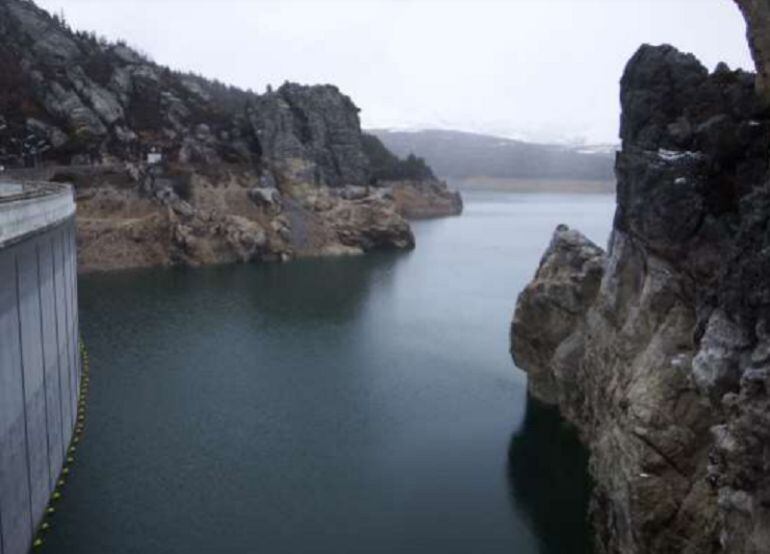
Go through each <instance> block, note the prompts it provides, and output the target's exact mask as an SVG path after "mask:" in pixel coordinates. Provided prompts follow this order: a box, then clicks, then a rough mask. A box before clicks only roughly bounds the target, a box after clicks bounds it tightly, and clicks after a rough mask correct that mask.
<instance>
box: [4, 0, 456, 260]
mask: <svg viewBox="0 0 770 554" xmlns="http://www.w3.org/2000/svg"><path fill="white" fill-rule="evenodd" d="M365 146H366V145H365V144H364V139H363V134H362V132H361V127H360V122H359V118H358V108H357V107H356V106H355V105H354V104H353V102H352V101H351V100H350V98H348V97H347V96H345V95H344V94H342V93H341V92H340V91H339V90H338V89H337V88H336V87H334V86H331V85H323V86H302V85H298V84H293V83H286V84H284V85H283V86H281V87H279V88H278V89H277V90H275V91H273V90H269V91H268V92H267V93H265V94H263V95H258V94H255V93H253V92H250V91H243V90H240V89H237V88H234V87H227V86H225V85H222V84H221V83H217V82H212V81H209V80H206V79H204V78H202V77H199V76H196V75H192V74H183V73H178V72H174V71H171V70H170V69H168V68H165V67H162V66H159V65H157V64H155V63H153V62H151V61H150V60H148V59H147V58H146V56H144V55H142V54H140V53H138V52H136V51H134V50H132V49H131V48H129V47H128V46H127V45H125V44H123V43H117V44H111V43H109V42H107V41H106V40H104V39H99V38H97V37H96V36H95V35H93V34H88V33H74V32H73V31H72V30H70V29H69V27H68V26H67V24H66V23H65V22H64V21H62V20H61V19H60V18H58V17H52V16H50V15H49V14H48V13H46V12H45V11H43V10H41V9H39V8H38V7H36V6H35V5H34V3H32V2H28V1H25V0H0V164H2V165H4V166H6V167H11V168H18V167H23V166H26V167H27V168H30V167H34V168H35V169H34V170H30V169H27V170H26V171H23V170H12V171H10V172H9V173H7V176H8V177H10V178H25V177H37V178H40V177H46V178H52V177H53V178H56V179H57V180H66V179H67V178H69V177H74V178H73V179H72V180H73V181H74V182H75V185H76V187H77V196H78V199H79V209H80V216H79V218H78V221H79V241H78V243H79V245H80V248H81V259H82V260H83V261H84V263H83V264H82V266H81V267H82V268H83V269H107V268H123V267H133V266H137V265H154V264H159V263H162V264H170V263H181V264H193V265H197V264H204V263H223V262H231V261H237V260H242V261H248V260H263V259H276V258H279V259H286V258H287V257H292V256H296V255H318V254H339V253H353V252H363V251H367V250H370V249H372V248H409V247H411V246H413V244H414V239H413V237H412V234H411V231H410V229H409V226H408V224H407V223H406V222H405V221H404V220H403V218H402V216H401V214H402V213H406V210H404V209H403V208H402V206H401V205H397V204H396V202H395V201H394V199H393V195H392V193H391V190H390V183H388V182H386V181H385V180H383V179H379V178H377V177H376V175H375V174H374V172H373V169H372V163H371V160H370V156H369V154H368V152H367V149H366V148H365ZM73 166H74V167H73ZM399 186H401V185H399ZM417 188H419V189H420V194H428V195H430V194H433V191H434V190H435V191H436V194H438V195H439V196H441V197H444V196H447V195H448V191H447V190H446V186H445V185H443V184H441V183H439V182H437V181H435V179H432V178H428V179H421V180H420V182H419V183H417ZM351 191H357V192H351ZM362 191H363V192H362ZM353 197H355V198H353ZM455 211H456V210H455V209H454V208H453V209H452V210H451V211H447V212H446V213H447V214H449V213H455Z"/></svg>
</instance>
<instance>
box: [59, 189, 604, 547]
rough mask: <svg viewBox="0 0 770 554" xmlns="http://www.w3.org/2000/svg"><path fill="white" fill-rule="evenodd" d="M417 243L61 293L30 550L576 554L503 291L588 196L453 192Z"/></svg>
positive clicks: (551, 420)
mask: <svg viewBox="0 0 770 554" xmlns="http://www.w3.org/2000/svg"><path fill="white" fill-rule="evenodd" d="M466 201H467V209H466V213H465V214H464V215H463V216H462V217H460V218H451V219H443V220H437V221H431V222H425V223H419V224H417V225H416V226H415V227H416V234H417V239H418V248H417V250H415V251H414V252H411V253H400V254H396V253H394V254H380V255H372V256H367V257H360V258H351V259H342V260H316V261H301V262H295V263H290V264H285V265H262V266H230V267H217V268H207V269H201V270H153V271H141V272H124V273H118V274H110V275H96V276H89V277H84V278H81V279H80V297H81V310H82V313H81V318H80V319H81V324H82V328H83V334H84V337H85V340H86V343H87V345H88V348H89V351H90V353H91V361H92V390H91V397H90V402H89V416H88V417H89V419H88V425H87V430H86V436H85V440H84V442H83V443H82V446H81V448H80V449H79V451H78V461H77V465H76V467H75V471H74V473H73V476H72V478H71V479H70V483H69V485H68V486H67V488H66V489H65V496H64V499H63V500H62V501H61V503H60V505H59V509H58V512H57V515H56V516H55V520H54V530H53V531H52V532H51V533H50V534H49V535H48V537H47V542H46V547H45V551H46V552H49V553H60V554H64V553H67V554H75V553H77V554H90V553H94V554H96V553H99V554H107V553H109V554H121V553H172V552H173V553H189V554H195V553H214V552H216V553H220V552H221V553H231V552H232V553H251V552H255V553H269V554H272V553H305V552H308V553H315V552H324V553H325V552H329V553H354V552H383V553H385V552H388V553H401V552H404V553H441V554H446V553H458V554H470V553H482V554H483V553H497V552H500V553H503V552H505V553H508V554H510V553H517V554H528V553H553V554H569V553H583V552H587V551H588V546H587V544H586V537H587V529H586V524H585V509H586V506H585V504H586V494H587V490H588V481H587V477H586V474H585V453H584V452H583V451H582V449H581V448H580V447H579V446H578V444H577V442H576V441H575V438H574V436H573V435H572V433H570V432H569V431H568V430H565V429H564V427H563V425H561V423H560V422H559V419H558V416H557V415H556V414H555V413H553V412H552V411H550V410H547V409H544V408H542V407H540V406H538V405H536V404H535V403H533V402H528V401H527V396H526V387H525V376H524V375H523V374H521V373H520V372H518V371H517V370H516V369H515V368H514V366H513V364H512V362H511V360H510V358H509V355H508V336H507V333H508V325H509V321H510V318H511V314H512V311H513V307H514V305H515V301H516V295H517V293H518V292H519V290H520V289H521V288H522V287H523V286H524V285H525V284H526V282H527V281H528V280H529V279H530V277H531V276H532V274H533V272H534V270H535V268H536V264H537V262H538V260H539V257H540V255H541V253H542V251H543V249H544V247H545V246H546V244H547V242H548V240H549V239H550V235H551V232H552V230H553V228H554V226H555V225H556V224H557V223H560V222H566V223H568V224H570V225H574V226H577V227H579V228H581V229H583V230H584V231H586V232H587V233H588V234H589V235H590V236H592V237H593V238H594V239H595V240H598V241H601V242H604V241H605V240H606V236H607V232H608V230H609V228H610V221H611V215H612V205H613V201H612V199H611V198H609V197H601V196H582V197H580V196H546V195H507V196H506V195H479V194H476V195H471V196H468V197H467V198H466Z"/></svg>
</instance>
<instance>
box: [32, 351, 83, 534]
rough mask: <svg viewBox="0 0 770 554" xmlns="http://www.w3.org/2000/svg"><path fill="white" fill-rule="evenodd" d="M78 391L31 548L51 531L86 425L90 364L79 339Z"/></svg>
mask: <svg viewBox="0 0 770 554" xmlns="http://www.w3.org/2000/svg"><path fill="white" fill-rule="evenodd" d="M80 363H81V372H80V391H78V411H77V419H76V420H75V430H74V432H73V434H72V440H71V441H70V444H69V447H68V448H67V455H66V457H65V459H64V465H63V467H62V470H61V473H60V474H59V478H58V479H57V481H56V487H55V488H54V491H53V493H51V499H50V500H49V502H48V507H47V508H46V510H45V515H43V520H42V521H41V522H40V525H39V526H38V529H37V533H36V535H35V540H34V541H33V542H32V548H34V549H37V548H40V547H41V546H43V536H44V535H45V533H46V532H48V531H50V530H51V518H52V517H53V515H54V514H55V513H56V507H55V504H56V503H57V502H58V501H59V500H61V498H62V494H63V490H64V486H65V485H66V484H67V476H69V474H70V471H71V468H72V465H73V464H74V463H75V453H76V452H77V445H78V443H80V439H81V438H82V437H83V432H84V431H85V424H86V399H87V398H88V387H89V385H90V383H91V363H90V360H89V359H88V351H87V350H86V345H85V343H84V342H83V339H82V338H81V339H80Z"/></svg>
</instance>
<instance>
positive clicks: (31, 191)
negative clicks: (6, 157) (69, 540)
mask: <svg viewBox="0 0 770 554" xmlns="http://www.w3.org/2000/svg"><path fill="white" fill-rule="evenodd" d="M76 270H77V267H76V248H75V203H74V200H73V195H72V190H71V188H70V187H69V186H67V185H59V184H53V183H44V184H24V185H16V184H0V554H23V553H25V552H27V551H28V550H29V548H30V546H31V545H32V541H33V540H34V536H35V533H36V530H37V527H38V524H39V523H40V521H41V519H42V518H43V516H44V514H45V511H46V508H47V506H48V502H49V499H50V497H51V494H52V493H53V491H54V489H55V488H56V484H57V480H58V478H59V473H60V471H61V469H62V465H63V463H64V461H65V457H66V455H67V449H68V447H69V443H70V440H71V438H72V434H73V430H74V428H75V425H76V419H77V406H78V391H79V388H80V378H81V360H80V351H79V333H78V310H77V305H78V302H77V271H76Z"/></svg>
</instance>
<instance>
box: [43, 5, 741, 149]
mask: <svg viewBox="0 0 770 554" xmlns="http://www.w3.org/2000/svg"><path fill="white" fill-rule="evenodd" d="M37 3H38V4H39V5H41V6H42V7H44V8H47V9H49V10H52V11H56V12H59V11H60V10H63V11H64V13H65V15H66V17H67V20H68V21H69V22H70V24H71V25H72V26H73V27H75V28H77V29H86V30H94V31H97V32H98V33H99V34H102V35H105V36H107V37H108V38H111V39H116V38H124V39H126V40H127V41H128V42H129V43H130V44H132V45H133V46H135V47H138V48H139V49H141V50H143V51H145V52H147V53H149V54H150V55H151V56H152V58H153V59H155V61H157V62H159V63H162V64H164V65H170V66H172V67H175V68H178V69H186V70H193V71H196V72H198V73H202V74H204V75H206V76H209V77H216V78H218V79H220V80H222V81H225V82H228V83H232V84H235V85H238V86H241V87H244V88H252V89H254V90H255V91H258V92H261V91H263V90H264V89H265V87H266V85H267V84H273V85H280V84H281V83H282V82H283V81H285V80H291V81H298V82H301V83H309V84H310V83H333V84H336V85H337V86H339V87H340V89H342V91H343V92H345V93H346V94H348V95H350V96H351V97H352V98H353V100H354V101H355V103H356V104H357V105H358V106H359V107H360V108H361V109H362V113H361V117H362V121H363V124H364V126H365V127H370V128H371V127H392V128H426V127H440V128H448V129H461V130H468V131H478V132H486V133H490V134H498V135H503V136H511V137H516V138H525V139H528V140H537V141H575V142H578V141H586V142H589V143H607V142H615V141H616V140H617V139H616V137H617V127H618V117H619V105H618V80H619V78H620V75H621V73H622V71H623V67H624V65H625V63H626V61H627V60H628V58H629V57H630V56H631V55H632V54H633V53H634V51H635V50H636V48H637V47H638V46H639V44H641V43H643V42H649V43H653V44H659V43H663V42H668V43H671V44H673V45H675V46H677V47H678V48H680V49H682V50H686V51H689V52H693V53H694V54H696V55H697V56H698V57H699V58H700V59H701V61H702V62H703V63H704V64H705V65H706V66H707V67H708V68H709V69H713V67H714V66H715V65H716V63H717V62H718V61H720V60H724V61H726V62H727V63H728V64H729V65H730V66H731V67H744V68H746V69H750V68H751V67H752V65H751V58H750V56H749V52H748V48H747V46H746V42H745V38H744V37H745V27H744V23H743V20H742V18H741V16H740V13H739V12H738V9H737V8H736V7H735V5H734V3H733V1H732V0H498V1H485V0H466V1H459V0H456V1H452V0H441V1H439V0H413V1H409V0H388V1H374V0H371V1H369V0H347V1H341V0H329V1H326V0H305V1H301V0H279V1H263V0H37Z"/></svg>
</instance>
